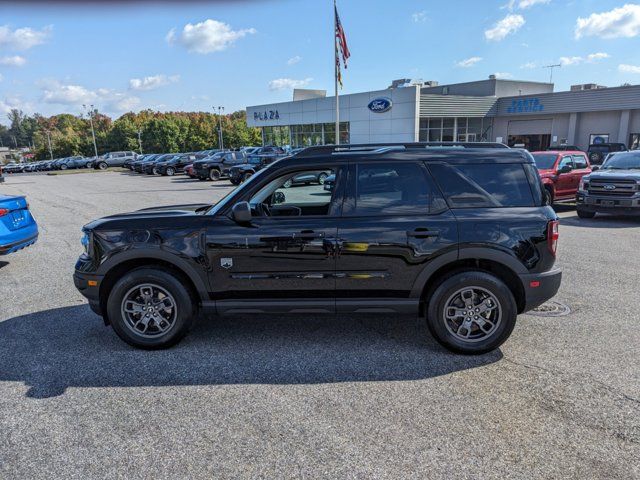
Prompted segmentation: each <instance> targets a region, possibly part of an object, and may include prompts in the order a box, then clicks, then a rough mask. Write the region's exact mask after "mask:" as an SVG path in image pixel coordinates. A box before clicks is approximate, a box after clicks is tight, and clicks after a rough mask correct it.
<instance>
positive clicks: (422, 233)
mask: <svg viewBox="0 0 640 480" xmlns="http://www.w3.org/2000/svg"><path fill="white" fill-rule="evenodd" d="M439 235H440V232H439V231H438V230H429V229H428V228H424V227H419V228H416V229H415V230H409V231H407V237H409V238H431V237H438V236H439Z"/></svg>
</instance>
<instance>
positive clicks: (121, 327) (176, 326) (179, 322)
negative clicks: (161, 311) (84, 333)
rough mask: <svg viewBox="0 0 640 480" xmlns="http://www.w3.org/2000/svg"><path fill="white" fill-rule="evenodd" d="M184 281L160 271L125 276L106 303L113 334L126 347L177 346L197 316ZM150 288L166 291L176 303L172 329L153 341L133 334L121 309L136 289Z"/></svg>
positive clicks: (142, 270)
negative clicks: (154, 286)
mask: <svg viewBox="0 0 640 480" xmlns="http://www.w3.org/2000/svg"><path fill="white" fill-rule="evenodd" d="M184 283H185V282H184V281H182V280H181V279H179V278H177V277H176V276H175V275H173V274H172V273H170V272H169V271H167V270H165V269H163V268H161V267H142V268H137V269H135V270H132V271H130V272H128V273H126V274H125V275H124V276H123V277H122V278H120V280H118V282H117V283H116V284H115V285H114V287H113V289H112V290H111V293H110V294H109V298H108V299H107V314H108V316H109V321H110V322H111V326H112V327H113V330H114V331H115V332H116V334H117V335H118V336H119V337H120V338H121V339H122V340H123V341H125V342H127V343H128V344H129V345H132V346H134V347H137V348H142V349H145V350H157V349H162V348H169V347H171V346H173V345H175V344H176V343H178V342H179V341H180V340H181V339H182V338H183V337H184V336H185V335H186V334H187V333H188V332H189V329H190V328H191V325H192V323H193V319H194V318H195V316H196V314H197V307H196V306H195V301H194V299H193V298H192V296H191V295H190V293H189V291H188V290H187V288H185V286H184ZM145 284H152V285H156V286H159V287H161V288H162V289H164V290H166V291H167V292H168V293H169V294H170V295H171V296H172V297H173V300H174V301H175V305H176V311H175V314H174V315H175V316H174V317H173V323H172V326H171V327H170V328H169V329H168V330H167V332H166V333H164V334H159V335H157V336H155V337H153V338H149V337H145V336H142V335H141V334H139V333H136V332H135V331H134V329H133V327H130V326H129V323H128V321H127V319H125V318H124V316H123V312H122V307H123V302H124V300H125V296H126V295H127V294H128V293H129V292H130V291H131V290H133V289H135V288H136V286H140V285H145Z"/></svg>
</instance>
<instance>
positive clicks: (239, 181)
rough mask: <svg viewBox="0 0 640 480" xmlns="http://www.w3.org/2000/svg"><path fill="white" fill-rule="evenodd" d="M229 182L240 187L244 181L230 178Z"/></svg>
mask: <svg viewBox="0 0 640 480" xmlns="http://www.w3.org/2000/svg"><path fill="white" fill-rule="evenodd" d="M229 181H230V182H231V184H232V185H240V183H242V180H237V179H235V178H230V179H229Z"/></svg>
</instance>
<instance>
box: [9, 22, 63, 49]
mask: <svg viewBox="0 0 640 480" xmlns="http://www.w3.org/2000/svg"><path fill="white" fill-rule="evenodd" d="M51 30H52V27H51V25H49V26H48V27H44V28H43V29H42V30H36V29H33V28H30V27H22V28H17V29H15V30H11V28H10V27H9V26H8V25H2V26H0V47H6V48H12V49H15V50H28V49H30V48H32V47H35V46H36V45H41V44H43V43H44V42H46V41H47V39H48V38H49V36H50V35H51Z"/></svg>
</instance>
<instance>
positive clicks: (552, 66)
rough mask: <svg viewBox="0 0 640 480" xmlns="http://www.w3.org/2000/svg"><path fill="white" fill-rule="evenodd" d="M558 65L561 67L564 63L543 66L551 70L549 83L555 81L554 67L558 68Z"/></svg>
mask: <svg viewBox="0 0 640 480" xmlns="http://www.w3.org/2000/svg"><path fill="white" fill-rule="evenodd" d="M556 67H558V68H561V67H562V64H561V63H556V64H554V65H545V66H544V67H542V68H548V69H549V71H550V73H549V83H553V69H554V68H556Z"/></svg>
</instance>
